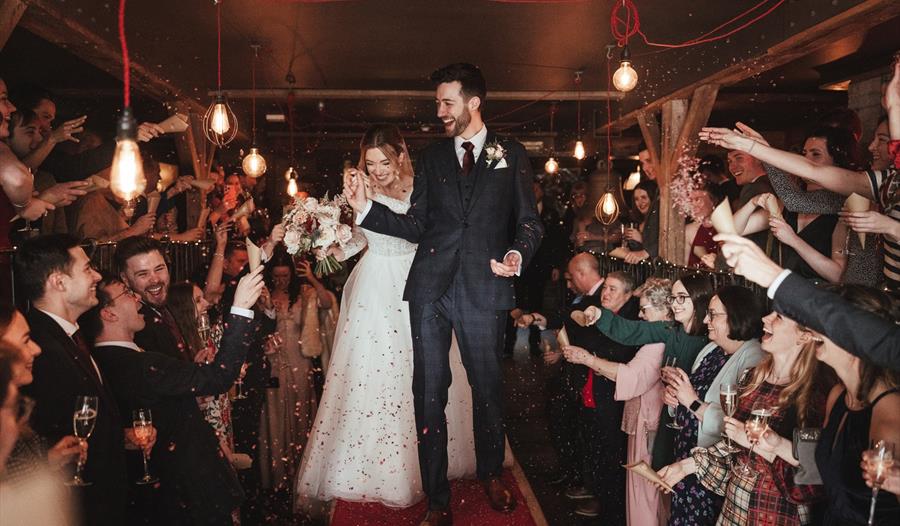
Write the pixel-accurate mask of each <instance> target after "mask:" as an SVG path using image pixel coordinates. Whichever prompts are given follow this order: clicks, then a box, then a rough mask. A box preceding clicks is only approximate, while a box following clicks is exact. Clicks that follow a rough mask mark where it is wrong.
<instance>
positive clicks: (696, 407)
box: [688, 398, 703, 413]
mask: <svg viewBox="0 0 900 526" xmlns="http://www.w3.org/2000/svg"><path fill="white" fill-rule="evenodd" d="M702 405H703V402H701V401H700V399H699V398H698V399H696V400H694V401H693V402H691V406H690V407H689V408H688V409H690V410H691V413H696V412H697V411H698V410H699V409H700V406H702Z"/></svg>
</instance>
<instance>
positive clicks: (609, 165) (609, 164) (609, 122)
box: [606, 54, 612, 185]
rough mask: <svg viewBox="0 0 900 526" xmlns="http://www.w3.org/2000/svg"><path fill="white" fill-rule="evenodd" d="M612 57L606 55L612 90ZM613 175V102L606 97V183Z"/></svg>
mask: <svg viewBox="0 0 900 526" xmlns="http://www.w3.org/2000/svg"><path fill="white" fill-rule="evenodd" d="M611 61H612V59H611V58H610V57H609V55H608V54H607V56H606V91H607V92H608V91H610V86H609V83H610V80H611V79H612V75H611V73H610V66H609V64H610V62H611ZM611 176H612V104H611V103H610V102H609V97H606V184H607V185H609V178H610V177H611Z"/></svg>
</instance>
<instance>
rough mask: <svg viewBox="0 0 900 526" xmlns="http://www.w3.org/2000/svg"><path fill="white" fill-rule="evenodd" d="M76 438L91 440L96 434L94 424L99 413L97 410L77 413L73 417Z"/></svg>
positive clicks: (85, 410)
mask: <svg viewBox="0 0 900 526" xmlns="http://www.w3.org/2000/svg"><path fill="white" fill-rule="evenodd" d="M73 420H74V427H75V436H77V437H78V438H89V437H90V436H91V433H93V432H94V423H95V422H96V421H97V411H96V410H95V409H84V410H81V411H78V412H77V413H75V416H74V417H73Z"/></svg>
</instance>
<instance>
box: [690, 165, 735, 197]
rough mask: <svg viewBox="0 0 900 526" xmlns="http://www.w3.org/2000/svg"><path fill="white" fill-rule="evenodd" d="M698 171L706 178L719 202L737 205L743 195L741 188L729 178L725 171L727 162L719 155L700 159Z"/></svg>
mask: <svg viewBox="0 0 900 526" xmlns="http://www.w3.org/2000/svg"><path fill="white" fill-rule="evenodd" d="M697 171H699V172H700V174H701V175H703V177H705V178H706V180H707V182H708V184H709V188H710V191H711V192H712V193H713V195H714V196H715V200H716V201H717V202H720V201H722V200H723V199H728V201H729V203H736V202H737V200H738V197H739V196H740V195H741V187H740V186H738V184H737V182H736V181H735V180H734V178H732V177H729V174H728V172H726V171H725V162H724V161H722V158H721V157H719V156H718V155H705V156H703V158H702V159H700V164H699V166H697Z"/></svg>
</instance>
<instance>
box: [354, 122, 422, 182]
mask: <svg viewBox="0 0 900 526" xmlns="http://www.w3.org/2000/svg"><path fill="white" fill-rule="evenodd" d="M372 148H377V149H378V150H380V151H381V153H383V154H384V156H385V157H387V158H388V160H389V161H390V162H391V164H392V165H393V166H396V167H397V171H398V172H399V175H400V177H401V178H406V177H412V176H413V169H412V161H411V159H410V158H409V150H408V149H407V148H406V141H404V140H403V136H401V135H400V130H399V129H397V127H396V126H390V125H386V124H376V125H375V126H372V127H371V128H369V129H368V130H366V133H365V135H363V138H362V140H361V141H360V142H359V162H358V163H357V164H356V168H357V169H358V170H359V171H361V172H363V173H368V172H367V171H366V152H367V151H369V150H371V149H372ZM401 156H402V158H401Z"/></svg>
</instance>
